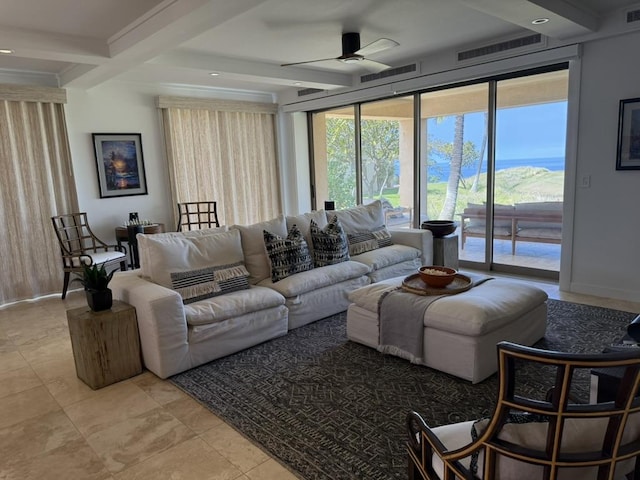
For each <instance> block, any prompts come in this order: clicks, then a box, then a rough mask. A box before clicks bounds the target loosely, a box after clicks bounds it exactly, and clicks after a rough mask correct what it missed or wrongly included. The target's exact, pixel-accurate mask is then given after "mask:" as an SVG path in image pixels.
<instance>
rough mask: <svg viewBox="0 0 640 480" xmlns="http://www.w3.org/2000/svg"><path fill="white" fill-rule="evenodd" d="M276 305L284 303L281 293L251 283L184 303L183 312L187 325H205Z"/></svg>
mask: <svg viewBox="0 0 640 480" xmlns="http://www.w3.org/2000/svg"><path fill="white" fill-rule="evenodd" d="M278 305H284V297H283V296H282V295H280V294H279V293H278V292H276V291H275V290H272V289H270V288H264V287H258V286H255V285H252V286H251V287H250V289H248V290H239V291H236V292H232V293H228V294H227V295H221V296H218V297H213V298H208V299H206V300H201V301H199V302H196V303H192V304H189V305H185V307H184V313H185V316H186V318H187V323H188V324H189V325H191V326H195V325H207V324H210V323H215V322H222V321H224V320H227V319H229V318H233V317H239V316H241V315H245V314H247V313H251V312H257V311H260V310H265V309H268V308H272V307H277V306H278Z"/></svg>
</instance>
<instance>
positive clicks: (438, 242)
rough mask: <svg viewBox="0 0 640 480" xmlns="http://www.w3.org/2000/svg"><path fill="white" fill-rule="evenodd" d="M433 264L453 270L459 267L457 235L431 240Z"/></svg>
mask: <svg viewBox="0 0 640 480" xmlns="http://www.w3.org/2000/svg"><path fill="white" fill-rule="evenodd" d="M433 264H434V265H441V266H443V267H449V268H455V269H457V268H458V267H459V260H458V235H447V236H446V237H441V238H434V239H433Z"/></svg>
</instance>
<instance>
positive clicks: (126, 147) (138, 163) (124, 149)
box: [91, 133, 147, 198]
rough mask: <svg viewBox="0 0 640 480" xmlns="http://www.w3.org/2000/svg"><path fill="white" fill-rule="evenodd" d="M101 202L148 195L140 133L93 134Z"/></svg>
mask: <svg viewBox="0 0 640 480" xmlns="http://www.w3.org/2000/svg"><path fill="white" fill-rule="evenodd" d="M91 136H92V137H93V145H94V147H95V152H96V167H97V169H98V185H99V187H100V198H110V197H126V196H130V195H146V194H147V178H146V175H145V172H144V159H143V157H142V138H141V135H140V134H139V133H92V134H91Z"/></svg>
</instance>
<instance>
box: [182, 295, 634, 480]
mask: <svg viewBox="0 0 640 480" xmlns="http://www.w3.org/2000/svg"><path fill="white" fill-rule="evenodd" d="M634 317H635V314H632V313H627V312H620V311H617V310H611V309H606V308H599V307H590V306H586V305H579V304H575V303H569V302H561V301H557V300H549V325H548V328H547V333H546V336H545V338H544V339H542V340H541V341H540V342H538V344H536V346H537V347H539V348H544V349H549V350H559V351H567V352H584V353H587V352H591V353H596V352H600V351H601V350H602V349H603V348H604V347H605V346H607V345H609V344H611V342H613V341H615V340H616V339H618V338H620V337H621V336H622V335H624V333H625V332H626V326H627V325H628V324H629V322H630V321H631V320H633V318H634ZM345 322H346V314H345V313H342V314H338V315H334V316H332V317H329V318H327V319H324V320H320V321H318V322H315V323H312V324H310V325H307V326H305V327H301V328H298V329H296V330H293V331H291V332H289V333H288V334H287V335H286V336H284V337H281V338H278V339H275V340H272V341H269V342H267V343H264V344H262V345H258V346H256V347H253V348H250V349H248V350H245V351H243V352H240V353H237V354H234V355H231V356H229V357H226V358H222V359H220V360H216V361H213V362H211V363H208V364H206V365H203V366H201V367H197V368H194V369H192V370H189V371H187V372H184V373H182V374H179V375H176V376H174V377H172V378H171V379H170V380H171V381H172V382H173V383H174V384H175V385H177V386H178V387H180V388H182V389H183V390H184V391H185V392H187V393H188V394H189V395H191V396H193V397H194V398H195V399H197V400H198V401H200V402H201V403H202V404H204V405H205V406H206V407H207V408H209V409H210V410H211V411H213V412H214V413H215V414H217V415H219V416H220V417H222V418H224V419H225V420H226V421H227V422H229V423H230V424H232V425H233V426H235V427H236V428H237V429H238V430H239V431H240V432H242V433H243V434H244V435H246V436H247V437H248V438H250V439H252V440H254V441H255V442H257V443H258V444H260V445H262V447H263V448H264V449H265V450H267V451H268V452H270V453H271V454H272V455H273V456H275V457H277V458H278V459H280V460H281V461H282V462H283V463H284V464H285V465H287V466H288V467H289V468H290V469H291V470H292V471H294V472H296V473H298V474H299V475H300V476H301V477H302V478H304V479H307V480H316V479H317V480H338V479H370V480H388V479H404V478H406V477H407V471H406V464H407V461H406V456H407V455H406V452H405V442H406V433H405V426H404V425H405V417H406V414H407V412H409V411H410V410H416V411H417V412H419V413H420V414H421V415H422V416H423V417H424V418H425V420H426V421H427V423H428V424H429V425H430V426H437V425H442V424H447V423H452V422H458V421H463V420H473V419H476V418H480V417H483V416H488V415H490V414H491V413H492V411H493V406H494V399H495V395H496V392H497V386H498V381H497V376H496V375H493V376H491V377H489V378H488V379H487V380H485V381H483V382H481V383H479V384H476V385H472V384H470V383H469V382H466V381H464V380H460V379H458V378H455V377H452V376H450V375H447V374H444V373H441V372H437V371H435V370H432V369H430V368H426V367H421V366H416V365H412V364H410V363H409V362H407V361H405V360H401V359H399V358H396V357H392V356H387V355H382V354H380V353H378V352H377V351H376V350H374V349H371V348H368V347H365V346H362V345H359V344H357V343H353V342H349V341H348V340H347V337H346V325H345ZM518 376H519V377H520V376H522V377H523V380H524V381H525V383H526V387H525V390H524V391H523V392H522V393H523V394H527V393H531V394H535V393H539V392H541V391H546V388H548V387H549V386H550V379H549V378H548V376H547V375H545V372H543V371H539V370H536V369H532V368H528V369H527V368H524V369H523V371H522V372H519V373H518ZM588 382H589V379H588V372H586V373H585V378H584V386H583V387H584V392H581V393H582V394H586V392H588ZM579 393H580V392H579Z"/></svg>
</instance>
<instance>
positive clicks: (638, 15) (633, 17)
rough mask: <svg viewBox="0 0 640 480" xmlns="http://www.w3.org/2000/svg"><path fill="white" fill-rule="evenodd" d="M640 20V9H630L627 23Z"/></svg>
mask: <svg viewBox="0 0 640 480" xmlns="http://www.w3.org/2000/svg"><path fill="white" fill-rule="evenodd" d="M638 21H640V10H630V11H628V12H627V23H633V22H638Z"/></svg>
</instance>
